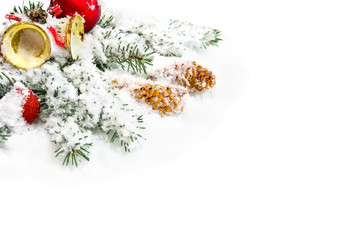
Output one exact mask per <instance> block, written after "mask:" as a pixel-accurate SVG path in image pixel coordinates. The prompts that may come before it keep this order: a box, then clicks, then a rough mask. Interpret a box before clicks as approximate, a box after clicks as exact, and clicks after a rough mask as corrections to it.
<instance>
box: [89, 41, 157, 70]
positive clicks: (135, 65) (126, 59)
mask: <svg viewBox="0 0 360 240" xmlns="http://www.w3.org/2000/svg"><path fill="white" fill-rule="evenodd" d="M103 51H104V54H105V56H106V57H107V61H106V62H105V63H104V62H101V61H98V62H97V63H96V64H97V66H98V67H99V68H100V69H101V70H104V69H113V68H118V66H120V67H121V68H122V69H123V70H124V71H127V72H132V73H140V74H141V73H145V74H146V73H147V72H146V68H147V66H152V62H153V56H152V55H153V52H148V49H145V50H144V53H141V52H140V50H139V48H138V46H137V45H130V44H128V45H126V46H121V44H118V46H117V47H116V48H114V47H111V46H110V45H107V46H105V45H103ZM116 65H118V66H116Z"/></svg>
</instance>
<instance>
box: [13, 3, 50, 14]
mask: <svg viewBox="0 0 360 240" xmlns="http://www.w3.org/2000/svg"><path fill="white" fill-rule="evenodd" d="M43 6H44V3H42V2H31V1H29V2H28V5H27V6H25V5H24V2H23V4H22V6H14V8H13V11H12V12H10V14H12V15H13V14H16V13H17V14H25V15H26V16H29V15H28V13H29V12H30V11H32V10H34V9H37V8H38V9H42V7H43Z"/></svg>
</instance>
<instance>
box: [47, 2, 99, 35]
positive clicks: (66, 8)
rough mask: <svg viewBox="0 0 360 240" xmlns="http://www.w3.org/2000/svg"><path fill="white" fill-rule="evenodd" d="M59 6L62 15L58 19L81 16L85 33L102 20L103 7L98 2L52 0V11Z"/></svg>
mask: <svg viewBox="0 0 360 240" xmlns="http://www.w3.org/2000/svg"><path fill="white" fill-rule="evenodd" d="M56 6H58V7H59V8H60V9H61V10H62V13H61V14H60V15H57V16H56V17H57V18H62V17H65V16H74V15H75V14H76V13H77V14H79V15H81V16H82V17H83V18H84V20H85V23H84V27H85V32H89V31H90V30H91V29H93V28H94V27H95V25H96V23H97V22H98V21H99V19H100V15H101V7H100V5H99V4H98V2H97V0H51V1H50V9H53V8H54V7H56Z"/></svg>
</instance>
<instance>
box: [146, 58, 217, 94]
mask: <svg viewBox="0 0 360 240" xmlns="http://www.w3.org/2000/svg"><path fill="white" fill-rule="evenodd" d="M157 78H166V79H170V81H171V82H172V83H174V84H179V85H180V86H183V87H185V88H187V89H188V90H189V92H191V93H194V92H201V91H204V90H208V89H210V88H212V87H214V86H215V84H216V80H215V78H216V77H215V75H214V74H213V73H212V72H211V71H209V70H208V69H206V68H203V67H202V66H200V65H198V64H197V63H196V62H192V63H182V64H177V63H175V64H174V65H173V66H171V67H170V68H164V69H162V70H159V71H157V72H156V73H155V75H150V76H148V79H151V80H156V79H157Z"/></svg>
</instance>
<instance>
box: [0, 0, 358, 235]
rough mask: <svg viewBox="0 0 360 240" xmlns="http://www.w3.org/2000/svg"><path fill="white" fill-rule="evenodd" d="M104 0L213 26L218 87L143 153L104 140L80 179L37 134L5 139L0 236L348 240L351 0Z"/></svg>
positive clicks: (354, 87) (353, 198) (352, 149)
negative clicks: (217, 39)
mask: <svg viewBox="0 0 360 240" xmlns="http://www.w3.org/2000/svg"><path fill="white" fill-rule="evenodd" d="M104 1H105V3H106V4H107V5H108V6H111V7H112V8H118V9H119V10H127V11H130V10H131V11H135V12H138V13H139V14H144V13H147V14H150V15H154V16H165V17H172V18H179V19H184V20H188V21H191V22H195V23H199V24H206V25H209V26H212V27H216V28H219V29H221V30H222V31H223V32H224V35H223V38H224V40H225V41H224V42H222V43H221V44H220V48H212V49H210V50H209V51H208V52H206V53H202V54H203V59H202V60H203V62H204V64H207V65H206V66H209V67H211V69H212V70H213V71H214V72H215V73H217V81H218V84H217V86H216V87H217V90H216V91H214V93H213V98H211V96H210V97H208V98H204V99H200V100H199V101H200V103H199V105H197V106H192V107H193V109H196V110H199V111H194V112H195V113H194V115H192V114H188V116H185V117H184V118H182V125H181V126H179V127H178V129H176V130H171V129H172V125H171V122H172V121H174V120H171V119H169V122H170V123H168V124H169V125H166V124H167V123H166V122H165V121H163V123H164V126H163V127H164V128H165V131H164V133H162V134H158V133H157V134H156V133H155V134H153V136H154V137H153V139H152V141H150V140H148V143H147V146H145V147H144V148H143V150H139V151H138V152H137V153H134V154H133V155H131V156H127V157H126V156H125V157H124V156H123V155H122V154H119V158H117V159H114V156H117V151H116V150H111V149H110V147H108V144H105V143H104V144H103V146H99V147H95V149H94V153H93V155H94V158H98V159H101V160H102V161H93V162H91V163H89V164H85V165H83V166H82V167H80V168H78V169H71V170H69V169H68V168H63V167H61V166H60V164H59V163H58V162H55V160H53V159H51V160H49V159H46V158H47V156H48V152H49V151H47V150H46V149H48V148H50V147H51V146H50V145H47V141H46V140H38V138H45V139H46V135H44V134H43V133H42V132H39V133H38V134H36V131H35V132H34V131H33V132H32V133H29V134H27V135H25V136H21V137H14V138H12V139H11V140H10V142H9V144H10V145H11V146H10V147H9V148H10V149H8V152H7V154H8V155H10V157H8V158H7V159H6V160H4V161H5V162H6V164H2V165H0V166H2V169H1V170H0V239H4V240H8V239H106V240H107V239H141V240H145V239H146V240H147V239H157V240H160V239H166V240H172V239H196V240H199V239H221V240H223V239H226V240H227V239H229V240H230V239H287V240H288V239H359V238H360V228H359V225H360V195H359V187H360V171H359V170H360V169H359V167H360V164H359V159H360V158H359V157H360V156H359V155H360V154H359V146H360V127H359V126H360V115H359V102H360V101H359V100H360V94H359V90H360V88H359V87H360V83H359V79H360V74H359V65H360V47H359V46H360V34H359V31H360V14H359V6H358V5H357V4H356V3H357V1H346V0H343V1H331V0H328V1H321V0H311V1H310V0H302V1H285V0H284V1H280V0H275V1H261V0H253V1H237V5H235V2H234V1H229V0H225V1H219V2H209V1H193V0H192V1H190V0H182V1H163V0H153V1H142V0H140V1H136V2H131V1H115V0H113V1H110V0H104ZM20 3H21V1H20V0H19V1H18V4H20ZM12 5H13V3H11V4H10V3H2V7H1V15H3V14H5V12H7V11H6V9H8V10H10V9H11V6H12ZM209 105H210V106H209ZM202 108H204V109H205V110H201V109H202ZM196 112H199V113H198V114H196ZM192 116H193V117H194V119H193V120H192ZM175 123H176V124H178V122H176V121H175ZM153 131H154V132H156V131H161V128H160V127H158V128H157V127H155V129H154V130H153ZM179 132H184V134H182V135H181V134H180V135H179V137H174V136H173V134H175V135H177V134H179ZM164 138H165V140H164ZM38 141H40V143H41V145H40V146H33V145H31V144H29V142H38ZM12 143H13V144H12ZM14 144H15V145H17V146H13V145H14ZM34 148H35V149H36V153H37V154H36V155H35V156H34V155H33V153H34V150H33V149H34ZM176 149H181V150H180V151H175V150H176ZM42 150H43V151H42ZM19 156H22V157H19ZM25 156H28V157H25ZM49 161H52V162H53V163H52V164H51V165H50V166H49V163H48V162H49ZM100 162H101V163H100Z"/></svg>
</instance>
